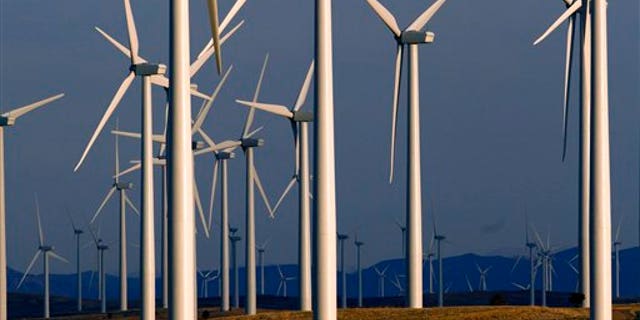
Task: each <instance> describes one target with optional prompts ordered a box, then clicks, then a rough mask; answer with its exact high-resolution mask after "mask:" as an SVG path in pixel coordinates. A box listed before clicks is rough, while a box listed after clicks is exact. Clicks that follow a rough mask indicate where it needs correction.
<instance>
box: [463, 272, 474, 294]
mask: <svg viewBox="0 0 640 320" xmlns="http://www.w3.org/2000/svg"><path fill="white" fill-rule="evenodd" d="M464 280H466V281H467V288H468V289H469V292H473V286H472V285H471V281H469V277H467V275H466V274H465V275H464Z"/></svg>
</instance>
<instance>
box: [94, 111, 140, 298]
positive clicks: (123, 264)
mask: <svg viewBox="0 0 640 320" xmlns="http://www.w3.org/2000/svg"><path fill="white" fill-rule="evenodd" d="M117 126H118V125H117V123H116V130H117ZM114 171H115V174H114V178H113V179H114V180H113V184H112V186H111V189H109V192H108V193H107V195H106V196H105V198H104V200H103V201H102V203H101V204H100V206H99V207H98V210H96V213H95V214H94V215H93V218H92V219H91V222H90V223H94V221H95V220H96V218H98V216H99V215H100V213H101V212H102V209H103V208H104V207H105V205H106V204H107V202H108V201H109V200H110V199H111V197H112V196H113V194H114V193H115V192H116V191H118V193H119V195H120V215H119V217H120V243H119V244H120V266H119V277H120V310H127V309H128V306H127V291H128V290H127V224H126V206H127V205H128V206H129V207H130V208H131V209H133V211H135V212H136V213H138V214H139V212H138V209H136V207H135V206H134V205H133V203H132V202H131V200H130V199H129V197H128V196H127V190H130V189H132V188H133V183H130V182H121V181H120V178H119V173H120V156H119V146H118V136H117V135H116V136H115V170H114Z"/></svg>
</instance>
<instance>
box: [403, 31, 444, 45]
mask: <svg viewBox="0 0 640 320" xmlns="http://www.w3.org/2000/svg"><path fill="white" fill-rule="evenodd" d="M435 36H436V35H435V34H434V33H433V32H431V31H427V32H424V31H415V30H406V31H402V33H401V34H400V36H399V37H396V40H397V41H398V43H400V44H423V43H432V42H433V41H434V40H435Z"/></svg>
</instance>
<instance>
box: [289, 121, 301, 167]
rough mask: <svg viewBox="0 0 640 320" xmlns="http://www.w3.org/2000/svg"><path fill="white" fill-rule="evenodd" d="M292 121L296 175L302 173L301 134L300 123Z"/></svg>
mask: <svg viewBox="0 0 640 320" xmlns="http://www.w3.org/2000/svg"><path fill="white" fill-rule="evenodd" d="M290 123H291V131H292V132H293V144H294V151H295V153H294V157H295V159H294V160H293V161H294V163H295V168H294V169H295V171H294V174H295V175H296V176H299V175H300V135H299V134H298V124H297V123H296V122H294V121H290Z"/></svg>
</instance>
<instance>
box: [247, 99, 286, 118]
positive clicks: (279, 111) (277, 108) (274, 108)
mask: <svg viewBox="0 0 640 320" xmlns="http://www.w3.org/2000/svg"><path fill="white" fill-rule="evenodd" d="M236 102H237V103H239V104H241V105H243V106H247V107H249V108H250V109H251V110H253V109H254V108H255V109H260V110H264V111H266V112H269V113H273V114H275V115H279V116H282V117H286V118H289V119H292V118H293V112H291V111H290V110H289V109H287V107H285V106H283V105H279V104H269V103H260V102H249V101H244V100H236Z"/></svg>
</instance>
